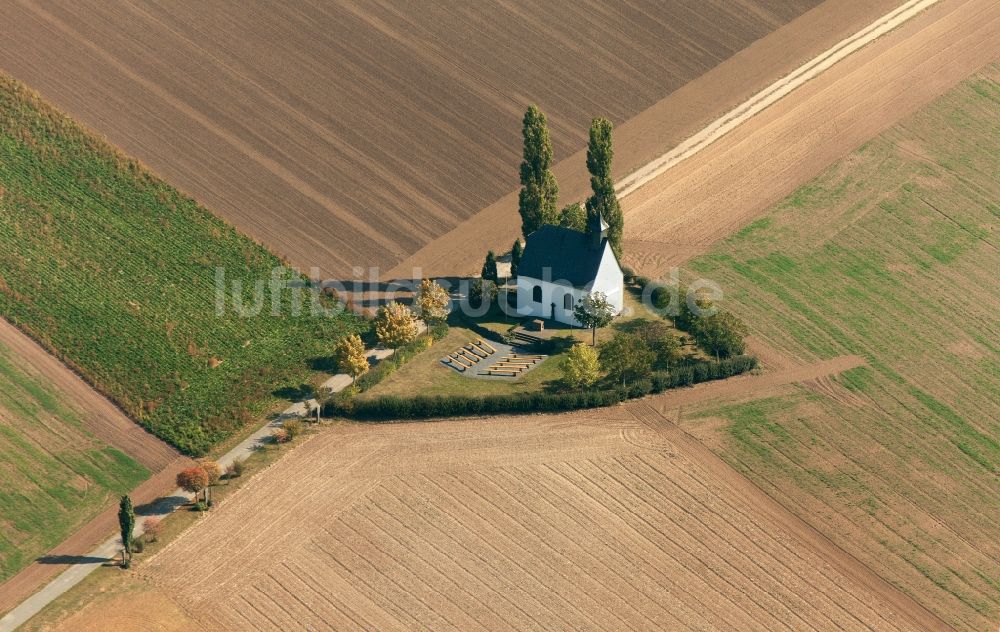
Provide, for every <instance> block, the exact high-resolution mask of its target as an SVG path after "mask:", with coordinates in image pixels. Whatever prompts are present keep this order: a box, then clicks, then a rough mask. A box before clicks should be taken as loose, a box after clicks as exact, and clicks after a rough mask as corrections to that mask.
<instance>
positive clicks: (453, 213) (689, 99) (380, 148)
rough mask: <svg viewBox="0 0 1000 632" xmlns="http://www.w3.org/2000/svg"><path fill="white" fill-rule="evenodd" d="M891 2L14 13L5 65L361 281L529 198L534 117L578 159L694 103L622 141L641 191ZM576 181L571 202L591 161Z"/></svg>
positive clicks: (297, 249) (246, 217)
mask: <svg viewBox="0 0 1000 632" xmlns="http://www.w3.org/2000/svg"><path fill="white" fill-rule="evenodd" d="M895 4H897V3H896V2H895V0H876V1H870V0H868V1H862V0H844V1H839V2H832V1H828V2H825V3H821V2H820V0H739V1H733V0H711V1H690V0H684V1H682V2H672V3H670V4H669V5H666V6H665V5H663V4H662V3H656V2H650V1H648V0H621V1H619V2H615V3H604V2H597V1H595V0H591V1H588V2H579V1H575V0H573V1H570V0H562V1H560V2H556V3H545V5H544V6H539V5H538V4H537V3H534V2H527V1H524V0H518V1H516V2H502V3H500V2H497V3H493V2H477V3H472V4H467V5H465V6H462V7H460V8H456V7H451V8H445V7H441V6H438V5H436V4H434V3H427V2H420V3H414V4H412V5H409V6H408V7H407V8H399V7H397V6H394V5H393V4H392V3H368V4H365V5H360V4H356V3H354V2H347V1H345V2H339V3H335V4H331V3H324V2H318V1H316V0H298V1H296V2H292V3H270V4H269V5H268V7H267V9H266V10H261V7H260V6H257V5H253V6H250V5H247V6H245V7H242V8H240V7H232V6H222V5H217V6H212V5H205V4H199V3H194V4H190V5H187V6H186V7H185V8H183V9H182V8H179V7H177V6H176V4H175V3H166V2H161V1H159V0H146V1H144V2H138V3H136V2H124V1H121V0H117V1H114V2H104V1H98V0H88V1H86V2H76V3H65V2H55V1H52V0H30V1H28V0H25V1H21V0H18V1H15V2H6V3H2V6H0V24H3V25H4V30H3V33H4V37H3V38H2V40H0V68H3V69H4V70H6V71H7V72H9V73H10V74H12V75H13V76H15V77H16V78H18V79H21V80H23V81H24V82H26V83H27V84H29V85H30V86H31V87H33V88H34V89H36V90H38V91H40V92H41V93H42V94H43V95H44V96H45V97H46V98H47V99H49V100H51V101H53V102H54V103H55V104H57V105H58V106H59V107H60V108H62V109H64V110H65V111H67V112H68V113H70V114H71V115H72V116H74V117H75V118H76V119H78V120H80V121H81V122H83V123H84V124H85V125H87V126H89V127H90V128H92V129H93V130H95V131H96V132H98V133H99V134H102V135H104V136H105V137H107V138H108V139H109V140H110V141H111V142H112V143H114V144H115V145H118V146H119V147H121V148H123V149H124V150H125V151H126V152H127V153H129V154H130V155H133V156H136V157H137V158H139V159H140V160H142V161H143V162H145V163H146V164H148V165H149V166H150V167H151V168H152V169H153V170H154V171H155V172H157V173H158V174H160V175H161V176H163V177H164V178H165V179H166V180H168V181H169V182H171V183H172V184H174V185H176V186H178V187H179V188H181V189H182V190H184V191H185V192H187V193H189V194H191V195H192V196H194V197H195V198H196V199H198V200H199V201H200V202H202V203H204V204H205V205H206V206H208V207H209V208H211V209H212V210H213V211H216V212H218V213H219V214H220V215H221V216H223V217H224V218H226V219H227V220H229V221H231V222H232V223H234V224H235V225H236V226H237V227H239V228H240V229H241V230H243V231H244V232H246V233H248V234H250V235H251V236H253V237H255V238H257V239H259V240H261V241H263V242H265V243H267V244H268V245H269V246H271V247H273V248H274V249H276V250H277V251H278V252H279V253H281V254H283V255H285V256H287V257H288V258H289V259H290V260H292V261H293V262H294V263H296V264H298V265H301V266H303V267H308V266H311V265H318V266H321V268H322V269H323V270H324V271H325V272H329V273H336V274H340V275H343V274H348V273H349V272H350V270H351V266H353V265H367V264H378V265H381V266H383V268H385V267H387V266H391V265H392V264H395V263H398V262H399V261H400V260H401V259H402V258H404V257H405V256H407V255H410V254H412V253H413V252H415V251H416V250H417V249H419V248H420V247H421V246H422V245H424V244H426V243H427V242H429V241H431V240H432V239H434V238H435V237H437V236H438V235H439V234H441V233H442V232H445V231H447V230H449V229H451V228H453V227H454V226H455V225H457V224H458V223H459V222H460V221H461V220H463V219H465V218H468V217H470V216H471V215H473V214H474V213H476V212H477V211H479V210H480V209H482V208H484V207H486V206H488V205H490V204H491V203H493V202H495V201H496V200H497V199H499V198H501V197H502V196H503V195H504V194H506V193H508V192H509V191H511V190H512V189H513V188H514V187H515V186H516V184H517V181H516V177H517V165H518V162H519V160H520V118H521V116H522V114H523V111H524V108H525V106H526V105H527V104H528V103H530V102H536V103H538V104H539V105H540V106H541V107H542V108H543V109H544V110H545V111H546V112H547V113H548V114H549V116H550V126H551V129H552V134H553V140H554V143H555V150H556V156H557V159H562V158H564V157H565V156H567V155H568V154H573V153H574V152H577V151H578V150H580V149H581V148H582V147H583V146H584V143H585V134H586V130H587V124H588V122H589V120H590V118H591V117H593V116H597V115H604V116H608V117H610V118H611V119H612V120H613V121H614V122H616V123H623V122H624V121H626V120H629V119H631V118H632V117H634V116H635V115H637V114H639V113H640V112H643V111H644V110H646V109H647V108H650V106H652V105H654V104H656V103H658V102H660V101H661V100H662V99H663V98H664V97H666V96H667V95H671V94H674V93H676V94H677V98H676V99H675V100H674V101H673V102H672V104H673V105H672V107H670V108H669V110H668V111H667V112H665V113H664V114H663V115H661V116H659V117H658V118H656V119H655V120H649V121H648V124H647V123H644V124H643V125H642V129H638V128H636V130H635V132H634V133H632V134H631V135H629V134H624V135H621V136H620V139H621V141H622V143H621V144H620V149H619V158H618V165H617V167H618V168H619V169H622V170H624V171H623V173H627V171H628V170H631V169H634V168H635V167H637V166H639V165H640V164H643V163H642V161H643V160H648V159H650V158H651V157H653V156H655V155H658V154H659V153H662V152H663V151H665V150H666V149H667V148H669V146H671V144H672V143H676V142H677V141H679V140H680V139H682V138H683V137H684V135H685V134H687V133H690V132H691V131H693V130H694V129H697V125H698V124H699V123H701V124H703V123H704V121H707V120H710V119H711V118H712V117H714V116H717V115H719V114H721V112H723V111H725V109H726V108H727V107H731V106H732V105H735V103H737V102H738V99H740V98H745V96H747V95H749V94H750V93H752V91H753V90H755V89H759V87H761V86H763V85H766V84H767V83H769V82H770V81H772V80H773V79H775V78H776V77H777V76H780V74H782V73H783V72H788V71H789V70H790V69H792V68H794V67H795V66H796V65H797V63H800V62H801V61H802V60H804V59H807V58H809V57H810V56H811V55H814V54H816V53H817V52H818V51H820V50H823V48H824V47H825V46H829V45H830V44H832V43H833V42H836V41H838V40H839V39H840V38H842V37H843V36H844V35H845V34H847V33H850V32H853V31H854V30H855V29H857V28H859V27H860V26H861V25H863V24H866V23H867V22H869V21H871V20H872V19H874V17H876V16H877V15H880V14H881V13H883V12H885V11H886V10H887V9H888V8H891V7H892V6H893V5H895ZM810 9H811V10H810ZM783 25H784V27H783ZM776 29H777V31H776ZM769 34H772V35H775V36H776V37H774V38H770V37H765V36H768V35H769ZM761 38H764V39H761ZM757 40H759V41H757ZM755 42H756V43H755ZM748 47H749V48H748ZM708 73H711V74H712V76H711V78H710V79H706V80H705V81H702V82H700V83H699V84H698V86H697V87H694V88H689V89H687V90H686V91H683V87H684V86H686V85H688V84H689V83H690V82H692V80H697V79H698V78H699V77H704V76H706V75H707V74H708ZM629 144H634V148H632V149H626V148H625V147H626V145H629ZM633 157H634V159H633ZM569 167H570V166H569V165H567V167H566V168H564V169H563V170H561V171H560V172H559V175H560V176H561V177H562V176H565V177H566V184H565V190H566V192H567V194H568V195H570V196H571V199H575V197H577V196H578V194H579V193H580V192H582V187H583V186H585V185H586V179H585V177H584V173H585V169H584V163H583V161H582V159H580V157H579V155H574V157H573V164H572V166H571V168H569ZM570 174H572V178H571V177H570ZM571 180H572V181H571ZM506 212H507V213H508V214H509V218H507V220H508V222H510V223H511V224H512V225H513V223H514V218H515V217H516V205H515V206H509V207H508V208H507V209H506ZM481 228H482V227H480V229H481ZM476 256H477V257H479V255H478V254H477V255H476Z"/></svg>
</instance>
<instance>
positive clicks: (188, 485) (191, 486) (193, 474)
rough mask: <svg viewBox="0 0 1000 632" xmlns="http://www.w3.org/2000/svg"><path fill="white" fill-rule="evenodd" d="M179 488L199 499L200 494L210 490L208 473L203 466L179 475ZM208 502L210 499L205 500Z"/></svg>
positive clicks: (186, 469)
mask: <svg viewBox="0 0 1000 632" xmlns="http://www.w3.org/2000/svg"><path fill="white" fill-rule="evenodd" d="M177 486H178V487H180V488H181V489H183V490H184V491H186V492H188V493H191V494H194V495H195V498H196V499H197V497H198V492H200V491H202V490H205V489H208V472H206V471H205V469H204V468H202V467H201V466H198V465H196V466H194V467H189V468H185V469H183V470H181V471H180V472H178V473H177ZM205 500H206V502H207V501H208V498H207V497H206V498H205Z"/></svg>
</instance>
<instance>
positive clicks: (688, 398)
mask: <svg viewBox="0 0 1000 632" xmlns="http://www.w3.org/2000/svg"><path fill="white" fill-rule="evenodd" d="M864 364H865V360H864V358H861V357H859V356H853V355H850V356H840V357H838V358H833V359H832V360H824V361H822V362H817V363H815V364H810V365H807V366H799V367H791V368H783V369H780V370H778V371H775V372H773V373H765V374H763V375H741V376H738V377H734V378H730V379H728V380H721V381H718V382H703V383H701V384H695V385H694V386H692V387H690V388H678V389H674V390H670V391H667V392H666V393H663V394H661V395H654V396H653V397H650V398H648V400H647V401H648V404H649V405H650V406H652V407H653V408H654V409H655V410H657V411H659V412H661V413H665V412H666V411H669V410H673V409H675V408H680V407H682V406H690V405H691V404H698V403H701V402H705V401H709V400H716V399H722V398H731V397H740V396H741V395H759V394H760V393H761V392H764V391H768V390H772V389H775V388H777V387H779V386H784V385H786V384H793V383H795V382H804V381H806V380H815V379H818V378H822V377H826V376H828V375H835V374H837V373H841V372H843V371H847V370H848V369H853V368H854V367H858V366H862V365H864Z"/></svg>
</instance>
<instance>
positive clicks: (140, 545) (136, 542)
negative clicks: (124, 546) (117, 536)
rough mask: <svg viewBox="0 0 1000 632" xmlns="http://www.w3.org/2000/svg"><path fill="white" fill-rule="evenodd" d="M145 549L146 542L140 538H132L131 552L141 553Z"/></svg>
mask: <svg viewBox="0 0 1000 632" xmlns="http://www.w3.org/2000/svg"><path fill="white" fill-rule="evenodd" d="M145 548H146V541H145V540H144V539H142V538H132V552H133V553H142V552H143V550H145Z"/></svg>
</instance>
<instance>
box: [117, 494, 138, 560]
mask: <svg viewBox="0 0 1000 632" xmlns="http://www.w3.org/2000/svg"><path fill="white" fill-rule="evenodd" d="M118 528H119V530H120V532H121V536H122V549H123V550H122V568H128V567H129V566H130V565H131V564H132V532H133V531H135V509H134V508H133V507H132V499H131V498H129V497H128V496H122V499H121V501H120V502H119V503H118Z"/></svg>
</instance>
